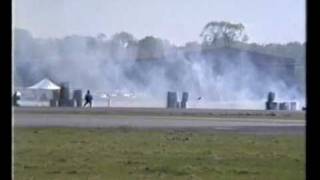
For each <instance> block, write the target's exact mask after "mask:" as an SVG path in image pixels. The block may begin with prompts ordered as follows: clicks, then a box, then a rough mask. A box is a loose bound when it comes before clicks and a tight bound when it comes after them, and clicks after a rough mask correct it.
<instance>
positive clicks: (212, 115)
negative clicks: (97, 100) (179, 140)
mask: <svg viewBox="0 0 320 180" xmlns="http://www.w3.org/2000/svg"><path fill="white" fill-rule="evenodd" d="M305 124H306V121H305V112H303V111H264V110H222V109H165V108H92V109H90V108H50V107H18V108H14V110H13V125H14V127H77V128H135V129H147V130H148V129H164V130H168V129H173V130H182V131H184V130H187V131H210V132H211V131H223V132H226V131H227V132H237V133H254V134H304V133H305Z"/></svg>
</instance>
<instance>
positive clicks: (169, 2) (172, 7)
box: [12, 0, 306, 45]
mask: <svg viewBox="0 0 320 180" xmlns="http://www.w3.org/2000/svg"><path fill="white" fill-rule="evenodd" d="M12 17H13V27H17V28H24V29H26V30H29V31H30V32H31V33H32V35H33V36H34V37H37V38H61V37H64V36H67V35H74V34H78V35H86V36H97V35H98V34H99V33H104V34H105V35H106V36H107V38H110V37H111V36H112V35H113V34H115V33H117V32H121V31H126V32H129V33H131V34H133V35H134V36H135V37H136V38H137V39H141V38H143V37H145V36H147V35H152V36H155V37H159V38H162V39H166V40H169V41H170V42H171V43H173V44H176V45H183V44H184V43H186V42H190V41H198V42H200V41H201V39H200V36H199V35H200V33H201V31H202V28H203V27H204V26H205V25H206V24H207V23H208V22H210V21H229V22H232V23H242V24H243V25H244V26H245V32H246V33H247V34H248V36H249V42H256V43H260V44H266V43H287V42H291V41H299V42H305V27H306V21H305V18H306V15H305V1H304V0H13V16H12Z"/></svg>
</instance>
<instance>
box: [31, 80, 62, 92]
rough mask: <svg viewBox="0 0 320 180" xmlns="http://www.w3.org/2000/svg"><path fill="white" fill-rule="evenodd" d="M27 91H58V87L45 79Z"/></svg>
mask: <svg viewBox="0 0 320 180" xmlns="http://www.w3.org/2000/svg"><path fill="white" fill-rule="evenodd" d="M28 89H43V90H58V89H60V87H59V86H58V85H56V84H54V83H53V82H52V81H50V80H49V79H47V78H45V79H43V80H41V81H40V82H38V83H36V84H34V85H32V86H30V87H28Z"/></svg>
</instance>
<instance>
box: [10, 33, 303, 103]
mask: <svg viewBox="0 0 320 180" xmlns="http://www.w3.org/2000/svg"><path fill="white" fill-rule="evenodd" d="M99 37H100V36H98V37H83V36H75V35H74V36H68V37H65V38H63V39H35V38H33V37H32V35H31V34H30V33H29V32H28V31H25V30H22V29H17V30H16V31H15V41H14V68H15V72H14V73H15V85H16V86H29V85H32V84H33V83H35V82H37V81H39V80H41V79H43V78H46V77H47V78H50V79H52V80H53V81H55V82H69V83H70V85H71V86H72V87H73V88H81V89H90V90H92V91H99V92H114V91H118V90H121V91H126V92H133V93H135V94H136V95H137V96H138V97H139V96H141V97H142V96H143V97H145V98H147V99H149V100H150V101H155V102H156V101H160V102H161V103H163V102H164V101H165V96H166V93H167V92H168V91H177V92H179V93H181V92H183V91H186V92H189V94H190V100H191V101H192V100H194V101H195V100H196V99H197V98H199V97H201V100H202V101H204V102H207V104H210V103H214V102H216V103H222V102H249V101H255V102H259V103H260V104H261V103H264V102H265V100H266V96H267V93H268V92H269V91H273V92H275V93H276V95H277V97H276V99H278V100H290V101H299V102H300V103H301V104H304V94H303V93H302V92H301V91H300V90H299V87H298V85H297V83H296V81H295V77H294V74H290V70H288V71H286V70H282V71H281V72H282V74H281V73H280V74H279V73H278V74H277V72H276V71H277V68H274V72H271V71H267V70H266V69H267V68H265V67H259V66H258V65H257V63H256V61H264V60H262V59H256V58H259V57H260V56H255V55H252V53H251V52H249V51H242V50H237V49H224V48H222V49H217V50H215V51H212V52H211V51H208V52H207V53H204V52H203V51H201V49H199V48H191V49H190V48H183V47H176V46H174V45H171V44H170V43H168V42H165V41H161V43H160V44H161V46H154V47H155V49H152V50H149V51H151V54H152V53H153V54H154V52H163V53H162V54H161V53H160V54H159V56H158V54H157V56H158V57H157V58H152V57H148V56H147V55H144V54H143V53H145V52H144V50H145V49H144V46H143V44H139V42H141V40H140V41H138V40H135V39H131V40H130V41H117V40H114V39H112V38H110V39H106V38H99ZM155 43H156V42H155ZM148 47H150V45H148ZM141 54H143V58H141V57H142V55H141ZM262 57H264V56H262ZM265 58H266V57H265ZM266 59H268V58H266ZM281 60H282V59H279V61H281ZM289 69H290V68H289ZM243 106H245V105H244V104H243Z"/></svg>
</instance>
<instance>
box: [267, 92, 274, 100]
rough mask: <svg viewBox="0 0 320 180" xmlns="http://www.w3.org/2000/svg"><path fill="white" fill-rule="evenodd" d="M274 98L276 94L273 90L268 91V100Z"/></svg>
mask: <svg viewBox="0 0 320 180" xmlns="http://www.w3.org/2000/svg"><path fill="white" fill-rule="evenodd" d="M275 98H276V94H275V93H274V92H269V93H268V102H273V101H274V99H275Z"/></svg>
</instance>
